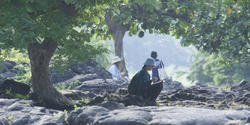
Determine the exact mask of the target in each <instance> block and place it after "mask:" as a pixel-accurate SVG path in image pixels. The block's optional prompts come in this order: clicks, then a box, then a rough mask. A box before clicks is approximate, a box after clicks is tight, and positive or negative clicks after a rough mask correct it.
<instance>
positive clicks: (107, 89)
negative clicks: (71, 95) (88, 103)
mask: <svg viewBox="0 0 250 125" xmlns="http://www.w3.org/2000/svg"><path fill="white" fill-rule="evenodd" d="M127 86H128V82H127V81H123V80H114V79H107V80H103V79H95V80H89V81H85V82H83V83H82V84H81V85H79V86H77V87H75V88H74V90H81V91H89V92H91V93H95V94H102V93H115V91H116V90H117V89H118V88H127Z"/></svg>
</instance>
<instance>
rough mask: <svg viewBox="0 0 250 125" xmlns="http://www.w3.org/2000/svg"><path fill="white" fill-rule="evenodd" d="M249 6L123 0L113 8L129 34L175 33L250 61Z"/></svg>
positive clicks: (233, 1)
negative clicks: (146, 32)
mask: <svg viewBox="0 0 250 125" xmlns="http://www.w3.org/2000/svg"><path fill="white" fill-rule="evenodd" d="M249 6H250V3H249V1H247V0H188V1H187V0H157V1H147V0H120V1H119V3H116V4H114V5H112V6H111V8H110V9H109V12H110V11H111V12H110V17H111V19H112V21H113V22H115V23H116V24H119V26H122V27H124V28H122V29H125V30H126V31H129V35H132V34H137V33H138V32H139V34H138V35H139V36H140V37H143V35H144V32H145V30H148V31H149V32H150V33H153V32H156V33H163V34H171V35H174V36H175V37H176V38H181V43H182V45H183V46H189V45H194V46H195V47H196V48H197V49H198V50H201V51H206V52H209V53H217V54H218V53H220V54H221V55H222V56H223V58H224V60H226V61H227V62H239V61H244V62H249V61H250V41H249V33H248V29H249V26H250V24H249V18H250V15H249V9H248V8H249ZM118 29H120V28H118ZM118 31H119V30H118ZM118 33H119V32H118ZM120 33H121V34H122V33H123V34H124V30H123V32H120ZM118 36H123V35H118ZM120 44H122V43H120ZM120 44H118V45H120Z"/></svg>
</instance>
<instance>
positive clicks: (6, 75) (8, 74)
mask: <svg viewBox="0 0 250 125" xmlns="http://www.w3.org/2000/svg"><path fill="white" fill-rule="evenodd" d="M1 75H2V76H3V77H4V78H13V77H15V76H16V75H17V74H16V73H13V72H10V71H8V72H4V73H2V74H1Z"/></svg>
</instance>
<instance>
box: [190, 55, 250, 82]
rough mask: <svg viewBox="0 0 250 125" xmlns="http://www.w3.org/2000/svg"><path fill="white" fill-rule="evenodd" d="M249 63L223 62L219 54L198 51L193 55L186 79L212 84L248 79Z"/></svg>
mask: <svg viewBox="0 0 250 125" xmlns="http://www.w3.org/2000/svg"><path fill="white" fill-rule="evenodd" d="M249 73H250V65H249V64H248V63H246V62H240V63H232V64H229V65H228V64H224V63H223V58H222V56H221V55H217V54H208V53H204V52H198V53H197V54H195V55H194V60H193V64H192V68H191V71H190V72H189V76H188V79H189V80H191V81H193V82H194V81H199V82H202V83H208V84H213V85H228V84H229V85H231V84H234V83H238V82H240V81H241V80H243V79H245V80H248V81H250V77H249Z"/></svg>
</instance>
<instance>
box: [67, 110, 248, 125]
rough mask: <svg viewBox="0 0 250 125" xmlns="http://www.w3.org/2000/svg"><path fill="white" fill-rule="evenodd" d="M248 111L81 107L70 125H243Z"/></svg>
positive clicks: (70, 121) (70, 120) (72, 114)
mask: <svg viewBox="0 0 250 125" xmlns="http://www.w3.org/2000/svg"><path fill="white" fill-rule="evenodd" d="M249 116H250V112H249V111H245V110H243V111H235V110H211V109H202V108H187V107H137V106H130V107H126V108H121V109H115V110H110V109H107V108H104V107H99V106H90V107H82V108H80V109H78V110H76V111H72V112H71V113H70V115H69V119H68V121H69V124H71V125H87V124H91V125H226V124H228V125H229V124H246V122H247V121H248V119H249Z"/></svg>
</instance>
